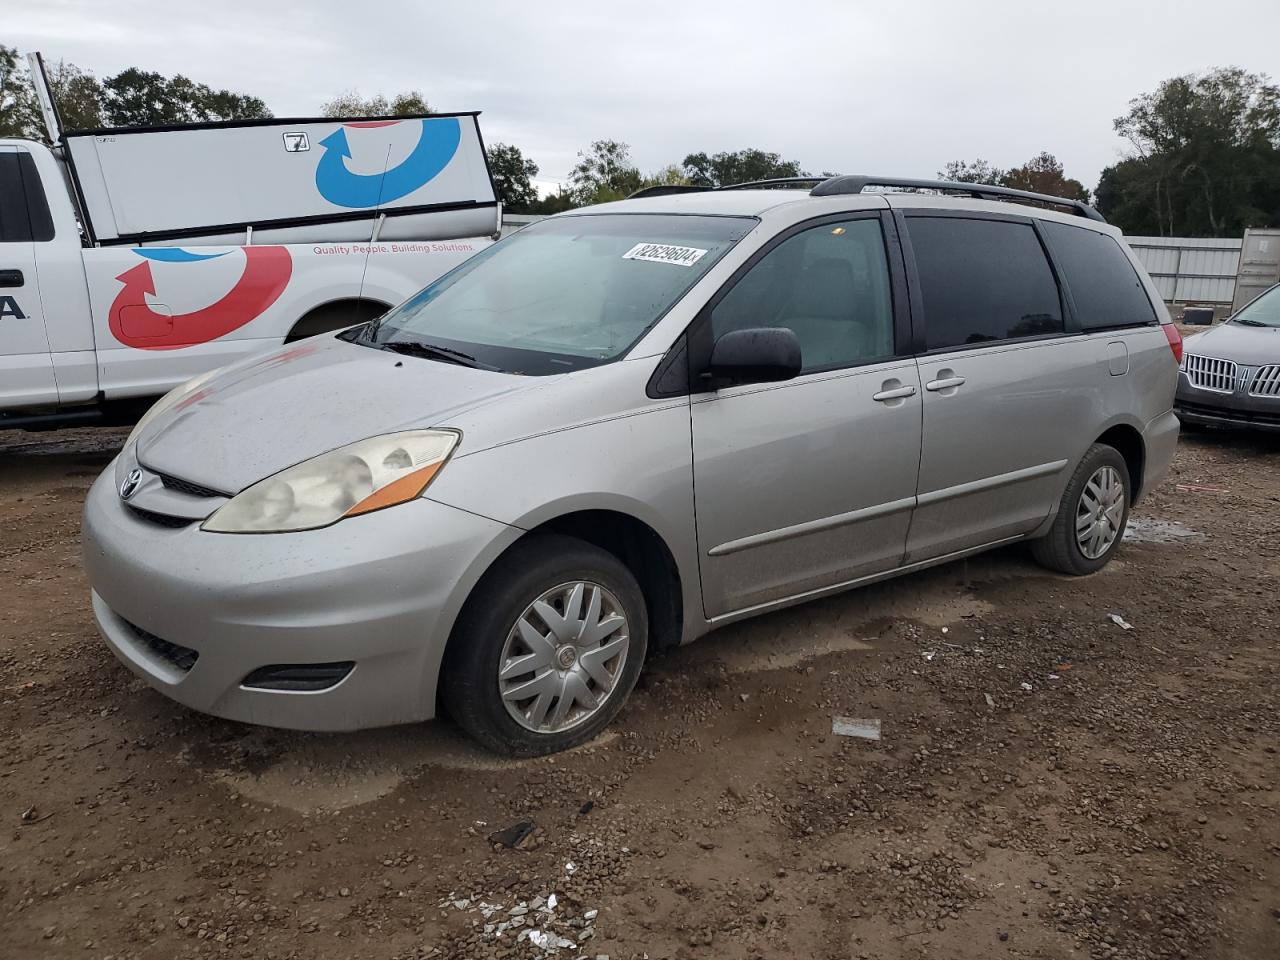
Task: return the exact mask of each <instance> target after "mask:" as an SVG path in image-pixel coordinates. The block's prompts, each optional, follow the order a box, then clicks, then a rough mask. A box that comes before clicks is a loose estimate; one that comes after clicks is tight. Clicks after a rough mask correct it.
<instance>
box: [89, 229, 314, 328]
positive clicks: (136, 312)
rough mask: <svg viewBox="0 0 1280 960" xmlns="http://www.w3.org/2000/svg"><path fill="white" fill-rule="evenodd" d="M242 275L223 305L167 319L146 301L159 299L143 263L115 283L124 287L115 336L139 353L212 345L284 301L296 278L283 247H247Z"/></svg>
mask: <svg viewBox="0 0 1280 960" xmlns="http://www.w3.org/2000/svg"><path fill="white" fill-rule="evenodd" d="M243 250H244V258H245V265H244V273H243V274H241V276H240V279H239V280H238V281H236V285H235V286H234V287H232V288H231V290H230V291H228V292H227V294H226V296H224V297H223V298H222V299H221V300H218V301H217V302H216V303H212V304H210V305H209V306H207V307H204V308H203V309H201V310H194V311H192V312H191V313H181V314H177V315H176V316H169V315H167V314H163V313H156V312H155V311H154V310H152V309H151V306H150V305H149V304H148V303H147V300H146V295H147V294H151V295H152V296H155V292H156V287H155V280H154V279H153V278H152V276H151V263H150V261H148V260H144V261H143V262H142V263H140V264H138V265H137V266H136V267H132V268H130V269H128V270H126V271H125V272H124V273H122V274H120V276H118V277H116V279H117V280H119V281H120V282H121V283H123V284H124V287H123V288H121V290H120V292H119V293H118V294H116V299H115V301H114V302H113V303H112V304H111V310H110V312H109V313H108V315H107V324H108V326H109V327H110V328H111V333H112V335H113V336H114V337H115V338H116V339H117V340H119V341H120V342H121V343H123V344H124V345H125V346H127V347H137V348H138V349H140V350H177V349H179V348H181V347H190V346H193V345H195V344H197V343H208V342H209V341H210V340H217V339H218V338H219V337H225V336H226V335H227V334H228V333H230V332H231V331H233V330H238V329H239V328H240V327H243V326H244V325H245V324H246V323H248V322H249V321H251V320H253V319H255V318H256V317H259V316H261V315H262V313H263V312H264V311H265V310H266V309H267V308H268V307H270V306H271V305H272V304H273V303H275V302H276V300H278V299H279V298H280V294H281V293H283V292H284V288H285V287H286V286H287V285H288V283H289V278H290V277H291V276H292V275H293V260H292V259H291V258H290V256H289V251H288V250H286V249H285V248H284V247H244V248H243Z"/></svg>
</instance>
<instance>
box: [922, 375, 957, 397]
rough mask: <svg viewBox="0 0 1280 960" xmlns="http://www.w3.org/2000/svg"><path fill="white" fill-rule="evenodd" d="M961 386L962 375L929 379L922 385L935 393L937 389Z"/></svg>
mask: <svg viewBox="0 0 1280 960" xmlns="http://www.w3.org/2000/svg"><path fill="white" fill-rule="evenodd" d="M961 386H964V377H944V378H943V379H941V380H930V381H929V382H928V383H926V384H925V385H924V388H925V389H926V390H929V391H931V392H933V393H937V392H938V391H939V390H949V389H951V388H952V387H961Z"/></svg>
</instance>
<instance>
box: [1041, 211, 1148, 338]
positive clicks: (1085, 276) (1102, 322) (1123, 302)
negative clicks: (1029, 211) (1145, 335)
mask: <svg viewBox="0 0 1280 960" xmlns="http://www.w3.org/2000/svg"><path fill="white" fill-rule="evenodd" d="M1041 226H1042V227H1044V230H1045V232H1046V233H1047V234H1048V236H1049V245H1050V246H1051V247H1053V255H1054V256H1055V257H1056V258H1057V260H1058V264H1059V265H1060V266H1061V268H1062V272H1063V275H1064V279H1065V280H1066V282H1067V286H1068V287H1070V288H1071V298H1072V299H1073V300H1074V301H1075V306H1076V313H1078V314H1079V315H1080V327H1081V329H1084V330H1106V329H1109V328H1114V327H1132V326H1137V325H1141V324H1149V323H1157V322H1158V320H1157V318H1156V314H1155V310H1154V309H1153V308H1152V306H1151V300H1150V299H1148V297H1147V291H1146V290H1145V289H1143V286H1142V281H1141V280H1140V279H1139V278H1138V274H1137V272H1136V271H1135V270H1134V269H1133V264H1131V263H1130V262H1129V258H1128V257H1126V256H1125V254H1124V250H1123V249H1122V248H1121V247H1120V244H1118V243H1117V242H1116V241H1115V238H1114V237H1109V236H1107V235H1106V234H1105V233H1098V232H1097V231H1096V230H1087V229H1085V228H1083V227H1073V226H1070V225H1069V224H1065V223H1049V222H1043V223H1041Z"/></svg>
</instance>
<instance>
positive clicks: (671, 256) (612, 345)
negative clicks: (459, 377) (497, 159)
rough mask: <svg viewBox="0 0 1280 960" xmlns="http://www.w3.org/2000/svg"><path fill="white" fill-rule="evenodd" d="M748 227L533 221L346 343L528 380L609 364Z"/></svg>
mask: <svg viewBox="0 0 1280 960" xmlns="http://www.w3.org/2000/svg"><path fill="white" fill-rule="evenodd" d="M756 222H757V221H756V220H755V219H754V218H747V217H704V216H675V215H663V214H588V215H579V216H569V217H558V218H555V219H551V220H546V221H543V222H541V223H535V224H533V225H531V226H529V227H526V228H525V229H523V230H521V231H520V232H518V233H516V234H513V235H512V236H510V237H507V238H505V239H504V240H502V241H500V242H499V243H496V244H494V245H493V246H492V247H490V248H489V249H488V250H486V251H485V252H483V253H481V254H478V255H476V256H475V257H472V258H471V259H470V260H468V261H466V263H464V264H463V265H462V266H460V267H458V268H457V269H455V270H453V271H451V272H449V273H448V274H446V275H445V276H443V277H441V278H440V279H439V280H437V281H436V282H435V283H433V284H431V286H429V287H427V288H426V289H425V290H423V291H422V292H421V293H418V294H416V295H415V296H413V297H411V298H410V299H409V300H407V301H405V302H404V303H403V304H401V305H400V306H399V307H397V308H396V309H394V310H392V311H391V312H390V313H388V314H387V315H386V316H385V317H383V318H382V320H380V321H378V322H377V323H376V324H375V325H374V326H373V327H371V328H370V330H368V331H366V332H365V334H364V335H363V336H362V337H361V338H359V339H357V342H364V343H368V344H370V345H372V346H379V347H383V348H385V349H391V350H401V351H402V352H406V353H408V352H415V351H416V352H419V353H421V354H422V355H424V356H429V357H432V358H434V359H442V360H448V359H450V358H452V359H454V360H455V361H458V362H464V363H466V362H473V363H475V364H476V365H478V366H486V367H491V368H495V369H499V370H505V371H509V372H512V373H523V374H528V375H532V376H544V375H547V374H555V373H567V372H569V371H572V370H579V369H582V368H585V367H592V366H597V365H599V364H602V363H608V362H609V361H611V360H616V359H617V358H619V357H620V356H622V354H624V353H626V351H627V350H629V349H630V348H631V346H632V345H633V344H634V343H635V342H636V341H637V340H639V339H640V337H641V336H643V335H644V333H645V332H646V331H647V330H648V329H649V328H650V327H651V326H653V324H654V323H656V322H657V321H658V319H659V318H661V317H662V315H663V314H664V313H665V312H666V311H667V310H668V309H669V308H670V307H671V305H672V304H674V303H675V302H676V301H677V300H678V299H679V298H680V297H681V296H682V295H683V294H684V293H685V291H687V290H688V289H689V288H690V287H691V286H693V284H694V283H695V282H696V281H697V280H698V279H699V278H700V277H701V276H702V275H703V274H704V273H706V272H707V270H708V269H710V267H711V266H712V264H714V263H715V262H716V261H717V260H718V259H719V258H720V257H721V256H723V255H724V253H725V251H727V250H728V249H729V248H730V247H732V246H733V245H734V244H735V243H737V242H738V240H739V239H741V238H742V237H744V236H745V235H746V234H747V233H748V232H750V231H751V229H752V228H753V227H754V226H755V225H756ZM432 348H443V349H442V350H435V352H432Z"/></svg>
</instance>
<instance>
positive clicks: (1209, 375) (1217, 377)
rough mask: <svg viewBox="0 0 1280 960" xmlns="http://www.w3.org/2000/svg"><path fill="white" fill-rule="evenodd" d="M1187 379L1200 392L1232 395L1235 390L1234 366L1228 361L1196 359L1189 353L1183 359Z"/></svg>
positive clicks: (1205, 358) (1211, 358)
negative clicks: (1215, 391)
mask: <svg viewBox="0 0 1280 960" xmlns="http://www.w3.org/2000/svg"><path fill="white" fill-rule="evenodd" d="M1185 362H1186V371H1187V379H1188V380H1190V381H1191V385H1192V386H1193V387H1199V388H1200V389H1201V390H1217V391H1218V392H1219V393H1232V392H1234V391H1235V388H1236V365H1235V364H1234V363H1233V362H1232V361H1230V360H1218V359H1215V358H1214V357H1198V356H1196V355H1195V354H1194V353H1189V354H1187V356H1186V357H1185Z"/></svg>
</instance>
